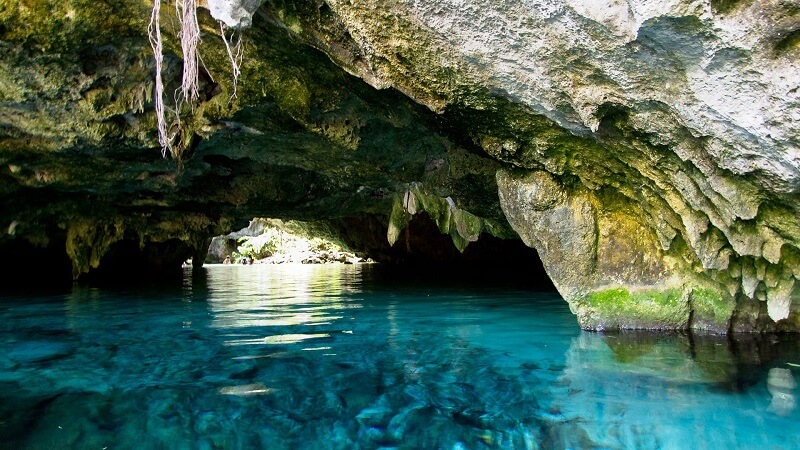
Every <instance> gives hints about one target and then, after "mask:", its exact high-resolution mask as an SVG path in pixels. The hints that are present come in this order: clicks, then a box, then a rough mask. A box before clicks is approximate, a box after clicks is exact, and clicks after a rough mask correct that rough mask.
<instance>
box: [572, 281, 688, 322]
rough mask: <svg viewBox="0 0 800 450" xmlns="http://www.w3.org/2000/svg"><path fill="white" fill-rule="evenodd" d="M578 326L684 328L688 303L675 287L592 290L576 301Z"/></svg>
mask: <svg viewBox="0 0 800 450" xmlns="http://www.w3.org/2000/svg"><path fill="white" fill-rule="evenodd" d="M576 303H577V306H578V311H577V312H578V319H579V321H580V322H581V326H582V327H584V328H588V329H597V330H604V329H654V330H656V329H662V330H667V329H669V330H674V329H684V328H686V325H687V323H688V319H689V309H688V304H687V302H686V300H685V298H684V296H683V294H682V293H681V291H679V290H677V289H666V290H663V291H661V290H647V291H638V292H633V293H631V292H629V291H628V290H627V289H625V288H614V289H606V290H602V291H596V292H592V293H590V294H588V295H586V296H584V297H583V298H582V299H580V300H579V301H577V302H576Z"/></svg>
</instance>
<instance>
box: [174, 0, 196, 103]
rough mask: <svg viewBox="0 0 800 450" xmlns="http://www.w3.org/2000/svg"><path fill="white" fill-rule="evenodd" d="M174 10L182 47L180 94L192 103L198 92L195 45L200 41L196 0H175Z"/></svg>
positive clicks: (184, 99)
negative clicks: (177, 18)
mask: <svg viewBox="0 0 800 450" xmlns="http://www.w3.org/2000/svg"><path fill="white" fill-rule="evenodd" d="M175 10H176V12H177V13H178V17H179V18H180V20H181V31H180V33H179V37H180V40H181V49H183V80H182V82H181V88H180V90H181V94H182V99H183V101H187V102H189V103H192V102H193V101H194V100H197V99H198V98H199V97H200V96H199V94H198V89H197V85H198V73H199V72H198V62H199V58H198V56H197V45H198V44H199V43H200V26H199V25H198V23H197V0H175Z"/></svg>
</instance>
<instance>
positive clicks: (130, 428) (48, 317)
mask: <svg viewBox="0 0 800 450" xmlns="http://www.w3.org/2000/svg"><path fill="white" fill-rule="evenodd" d="M371 270H372V269H370V268H369V267H353V266H283V267H281V266H269V267H268V266H217V267H209V268H207V269H206V270H205V271H204V272H203V273H202V274H200V275H198V276H195V277H192V276H191V274H190V273H187V275H186V279H185V281H184V283H183V286H182V287H175V288H160V289H148V288H139V289H137V290H131V291H125V290H120V289H97V288H88V287H75V288H74V289H73V291H72V292H71V293H68V294H65V295H45V296H30V295H27V296H21V295H15V296H6V297H5V298H3V299H1V300H2V301H0V447H2V448H15V449H16V448H33V449H54V448H80V449H93V448H95V449H103V448H109V449H112V448H136V449H145V448H169V449H173V448H187V449H188V448H193V449H194V448H196V449H209V448H225V449H228V448H269V449H280V448H308V449H320V448H342V449H350V448H379V447H398V448H441V449H467V448H469V449H483V448H645V449H647V448H675V449H685V448H709V449H718V448H756V447H758V448H798V447H800V436H798V430H800V428H798V423H800V420H799V419H800V410H798V408H797V407H796V404H795V401H796V400H795V398H796V395H797V394H798V389H797V388H796V387H795V380H797V379H798V377H800V368H799V367H798V366H797V365H794V364H797V363H800V342H799V340H798V338H797V337H794V336H765V337H755V336H754V337H748V338H743V339H734V340H729V339H727V338H718V337H700V336H694V337H692V338H691V339H690V338H689V337H687V336H681V335H656V334H619V335H602V334H596V333H588V332H582V331H580V330H579V329H578V328H577V326H576V322H575V320H574V318H573V316H572V315H571V314H570V313H569V310H568V308H567V306H566V305H565V303H564V302H563V301H562V300H561V299H559V298H558V297H557V296H556V295H555V294H542V293H536V292H530V291H523V290H515V289H509V288H502V287H496V288H492V289H489V288H460V287H458V286H459V285H458V284H457V283H456V284H450V285H446V284H445V285H441V284H440V285H438V286H436V287H434V286H430V285H425V286H419V285H417V286H416V287H415V286H414V285H413V283H406V282H404V281H403V280H399V281H398V282H394V283H386V282H382V281H376V279H375V278H374V277H372V276H371ZM409 284H411V285H409Z"/></svg>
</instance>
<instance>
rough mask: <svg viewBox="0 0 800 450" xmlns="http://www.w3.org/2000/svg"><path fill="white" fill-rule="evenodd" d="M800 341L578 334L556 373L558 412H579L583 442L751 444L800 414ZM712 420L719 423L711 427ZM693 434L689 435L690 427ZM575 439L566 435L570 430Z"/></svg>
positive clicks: (563, 416) (567, 415)
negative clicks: (798, 403)
mask: <svg viewBox="0 0 800 450" xmlns="http://www.w3.org/2000/svg"><path fill="white" fill-rule="evenodd" d="M798 354H800V340H798V339H797V337H796V336H786V335H739V336H717V335H696V334H695V335H683V334H674V333H673V334H657V333H618V334H605V335H604V334H593V333H581V335H580V336H578V337H575V338H574V339H573V340H572V344H571V346H570V349H569V350H568V352H567V363H566V367H565V370H564V372H563V374H562V375H561V376H560V377H559V381H560V382H561V383H562V386H561V387H562V389H564V390H566V391H568V392H569V395H565V396H563V397H562V398H557V399H555V400H554V401H553V407H554V408H555V410H557V411H558V417H557V420H561V421H562V422H569V421H570V420H581V421H582V422H584V423H585V425H584V426H583V427H582V431H583V434H582V436H583V439H584V442H582V443H575V444H576V445H583V444H585V443H586V442H591V443H592V445H599V446H610V447H619V446H623V447H631V446H632V447H637V448H638V447H646V448H684V446H685V445H686V442H687V441H686V439H689V438H690V437H691V430H694V431H695V432H696V433H698V435H700V434H702V435H703V436H704V440H703V441H702V442H696V441H695V443H694V444H693V445H692V446H694V447H698V448H719V447H725V448H732V447H738V448H744V447H749V446H755V445H758V444H759V442H765V441H771V440H772V441H774V439H775V438H776V436H780V438H779V442H782V443H783V444H791V445H797V444H798V443H800V441H798V438H797V436H793V435H791V434H788V433H784V432H783V431H782V430H784V429H786V427H789V428H792V427H794V426H795V425H794V423H796V420H797V419H798V418H800V414H798V411H797V410H796V409H795V403H794V398H795V395H796V392H795V389H796V384H795V383H794V376H795V375H794V374H793V373H792V366H791V364H790V362H791V361H790V359H791V358H797V355H798ZM709 421H712V422H713V426H711V425H710V423H709ZM687 433H688V434H687ZM565 439H568V438H565Z"/></svg>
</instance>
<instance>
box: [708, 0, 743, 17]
mask: <svg viewBox="0 0 800 450" xmlns="http://www.w3.org/2000/svg"><path fill="white" fill-rule="evenodd" d="M749 1H750V0H711V9H713V10H714V12H716V13H719V14H725V13H729V12H731V11H733V10H734V9H736V8H738V7H739V6H740V5H742V4H745V3H748V2H749Z"/></svg>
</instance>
